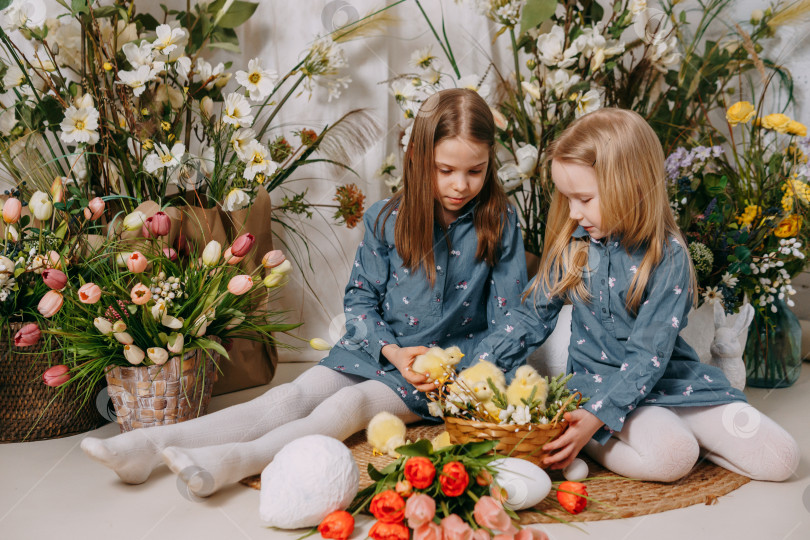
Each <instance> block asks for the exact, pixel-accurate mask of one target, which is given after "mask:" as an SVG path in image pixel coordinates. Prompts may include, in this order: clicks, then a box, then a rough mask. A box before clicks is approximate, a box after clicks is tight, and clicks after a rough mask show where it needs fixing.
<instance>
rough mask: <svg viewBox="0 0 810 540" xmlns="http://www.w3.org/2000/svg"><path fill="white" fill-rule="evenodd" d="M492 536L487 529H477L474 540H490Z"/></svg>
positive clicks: (474, 532) (473, 536)
mask: <svg viewBox="0 0 810 540" xmlns="http://www.w3.org/2000/svg"><path fill="white" fill-rule="evenodd" d="M491 538H492V536H490V534H489V533H488V532H487V530H486V529H475V530H474V531H473V535H472V540H490V539H491Z"/></svg>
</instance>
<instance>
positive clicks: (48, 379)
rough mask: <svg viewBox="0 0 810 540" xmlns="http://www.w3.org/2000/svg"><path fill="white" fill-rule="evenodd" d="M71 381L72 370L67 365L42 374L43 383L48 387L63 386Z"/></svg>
mask: <svg viewBox="0 0 810 540" xmlns="http://www.w3.org/2000/svg"><path fill="white" fill-rule="evenodd" d="M69 380H70V368H69V367H67V366H66V365H65V364H59V365H57V366H53V367H50V368H48V369H46V370H45V373H43V374H42V382H44V383H45V384H47V385H48V386H53V387H57V386H61V385H63V384H65V383H66V382H68V381H69Z"/></svg>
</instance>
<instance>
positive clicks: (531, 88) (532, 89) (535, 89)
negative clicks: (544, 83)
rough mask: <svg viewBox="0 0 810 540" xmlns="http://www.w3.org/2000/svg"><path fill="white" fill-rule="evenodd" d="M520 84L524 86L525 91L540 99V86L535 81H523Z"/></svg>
mask: <svg viewBox="0 0 810 540" xmlns="http://www.w3.org/2000/svg"><path fill="white" fill-rule="evenodd" d="M520 86H521V87H522V88H523V91H524V92H526V93H527V94H528V95H530V96H531V97H532V98H533V99H535V100H539V99H540V97H541V96H542V94H541V92H540V87H539V86H537V85H536V84H534V83H531V82H529V81H521V82H520Z"/></svg>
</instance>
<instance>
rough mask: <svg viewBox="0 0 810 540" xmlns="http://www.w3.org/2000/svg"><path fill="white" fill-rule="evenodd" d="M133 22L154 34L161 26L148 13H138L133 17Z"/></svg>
mask: <svg viewBox="0 0 810 540" xmlns="http://www.w3.org/2000/svg"><path fill="white" fill-rule="evenodd" d="M133 20H134V21H135V22H136V23H138V24H140V25H141V27H143V29H144V30H147V31H149V32H154V31H155V28H157V27H158V26H159V25H160V23H159V22H158V20H157V19H156V18H154V17H153V16H152V15H150V14H148V13H138V14H137V15H135V17H133Z"/></svg>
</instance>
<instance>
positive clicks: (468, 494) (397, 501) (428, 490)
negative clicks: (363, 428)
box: [318, 439, 550, 540]
mask: <svg viewBox="0 0 810 540" xmlns="http://www.w3.org/2000/svg"><path fill="white" fill-rule="evenodd" d="M494 447H495V442H494V441H488V442H478V443H467V444H463V445H452V446H446V447H444V448H439V449H436V450H434V449H433V446H432V444H431V443H430V441H427V440H425V439H422V440H420V441H418V442H416V443H414V444H410V445H405V446H400V447H398V448H397V452H398V453H399V454H400V455H401V456H402V457H400V458H399V459H398V460H396V461H395V462H393V463H391V464H389V465H388V466H387V467H385V468H384V469H382V470H381V471H377V470H376V469H375V468H374V467H373V466H371V465H369V475H370V476H371V478H372V480H374V481H375V483H374V484H373V485H371V486H369V487H368V488H366V489H364V490H362V491H361V492H360V493H358V494H357V497H356V498H355V500H354V502H353V503H352V505H351V506H350V507H349V512H357V511H367V512H370V513H371V514H373V515H374V517H375V518H377V522H376V523H375V524H374V525H373V526H372V527H371V530H370V531H369V537H370V538H372V539H375V540H383V539H385V540H388V539H397V540H407V539H408V538H409V536H410V534H411V531H412V532H413V538H414V539H428V538H431V539H441V538H475V539H480V540H484V539H487V540H488V539H489V538H491V537H493V536H495V537H497V535H508V537H509V538H516V539H518V540H530V539H536V540H541V539H547V538H548V537H547V536H546V534H545V533H543V532H542V531H540V530H539V529H532V528H524V529H520V530H519V529H518V527H517V526H516V525H515V522H516V520H517V514H516V513H515V512H514V511H513V510H511V509H509V508H507V507H505V506H504V503H503V502H502V501H503V500H504V498H505V492H504V490H502V489H501V488H500V486H499V485H498V484H497V482H496V481H494V480H493V478H495V475H496V474H497V464H495V465H494V466H493V463H492V462H493V460H495V459H496V456H494V455H492V454H491V451H492V450H493V448H494ZM540 473H542V471H540ZM549 487H550V483H549ZM345 514H347V513H346V512H336V513H333V514H330V515H329V516H327V517H326V518H325V519H324V521H323V522H322V523H321V525H320V526H319V527H318V530H319V531H320V532H321V535H322V536H323V537H324V538H341V537H343V538H345V536H341V535H340V534H339V532H340V531H346V530H347V526H346V521H347V520H346V517H347V516H346V515H345ZM349 533H351V530H349Z"/></svg>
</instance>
